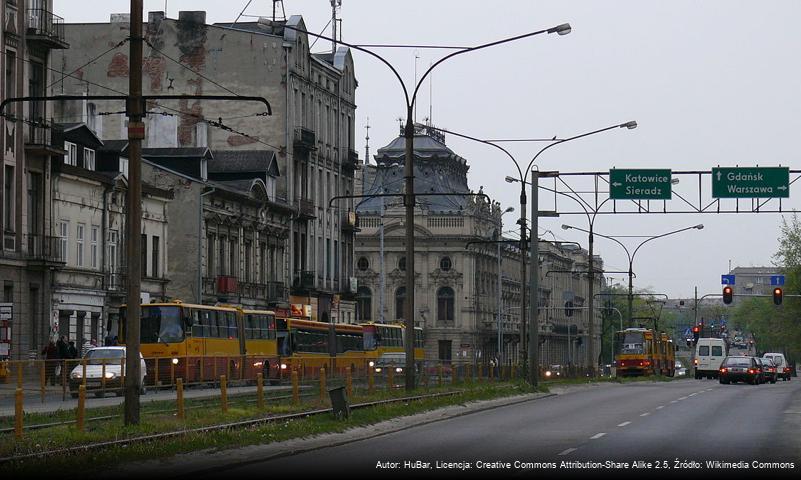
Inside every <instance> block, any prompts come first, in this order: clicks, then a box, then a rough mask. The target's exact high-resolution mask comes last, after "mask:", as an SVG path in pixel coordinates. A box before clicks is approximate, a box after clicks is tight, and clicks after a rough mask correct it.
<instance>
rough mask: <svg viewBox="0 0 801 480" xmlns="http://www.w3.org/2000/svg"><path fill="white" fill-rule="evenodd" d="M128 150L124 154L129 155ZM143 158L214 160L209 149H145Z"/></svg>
mask: <svg viewBox="0 0 801 480" xmlns="http://www.w3.org/2000/svg"><path fill="white" fill-rule="evenodd" d="M127 150H128V148H127V147H126V148H125V150H123V153H128V152H127ZM142 156H143V157H148V158H164V157H168V158H190V159H197V158H204V157H205V158H208V159H212V158H213V156H212V154H211V150H209V149H208V147H174V148H143V149H142Z"/></svg>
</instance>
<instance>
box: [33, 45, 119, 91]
mask: <svg viewBox="0 0 801 480" xmlns="http://www.w3.org/2000/svg"><path fill="white" fill-rule="evenodd" d="M130 40H131V37H126V38H125V39H123V40H122V41H120V42H119V43H118V44H116V45H114V46H113V47H111V48H109V49H108V50H106V51H105V52H103V53H101V54H100V55H98V56H96V57H95V58H93V59H91V60H89V61H88V62H86V63H84V64H83V65H81V66H80V67H78V68H76V69H75V70H73V71H72V72H70V73H68V74H66V76H68V77H72V75H73V74H74V73H75V72H77V71H79V70H80V69H82V68H84V67H86V66H89V65H91V64H93V63H95V62H96V61H98V60H100V59H101V58H103V57H104V56H105V55H106V54H108V53H109V52H111V51H113V50H116V49H118V48H120V47H121V46H123V45H125V44H126V43H127V42H129V41H130ZM60 73H61V74H62V75H64V74H65V72H60ZM63 81H64V79H63V78H62V79H60V80H56V81H55V82H53V83H51V84H50V85H47V86H46V87H45V91H47V89H48V88H50V87H52V86H53V85H55V84H57V83H58V82H63Z"/></svg>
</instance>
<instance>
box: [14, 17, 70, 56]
mask: <svg viewBox="0 0 801 480" xmlns="http://www.w3.org/2000/svg"><path fill="white" fill-rule="evenodd" d="M25 26H26V27H27V31H26V32H25V39H26V40H27V41H28V42H30V43H32V44H37V45H40V46H42V47H45V48H53V49H66V48H69V46H70V45H69V44H68V43H67V42H66V41H65V36H64V19H63V18H61V17H59V16H58V15H53V13H52V12H48V11H47V10H45V9H44V8H29V9H28V10H27V11H26V12H25Z"/></svg>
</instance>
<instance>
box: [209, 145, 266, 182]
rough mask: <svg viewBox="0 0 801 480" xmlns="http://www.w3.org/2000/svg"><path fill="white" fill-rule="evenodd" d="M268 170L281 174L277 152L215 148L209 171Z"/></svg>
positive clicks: (259, 171) (239, 171)
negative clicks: (276, 156)
mask: <svg viewBox="0 0 801 480" xmlns="http://www.w3.org/2000/svg"><path fill="white" fill-rule="evenodd" d="M242 172H258V173H263V172H266V173H267V175H270V176H272V177H278V176H280V173H279V171H278V162H276V158H275V152H274V151H272V150H213V151H212V158H211V159H209V173H242Z"/></svg>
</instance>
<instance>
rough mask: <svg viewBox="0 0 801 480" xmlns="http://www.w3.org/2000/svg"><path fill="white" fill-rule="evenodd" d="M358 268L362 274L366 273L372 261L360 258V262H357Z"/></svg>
mask: <svg viewBox="0 0 801 480" xmlns="http://www.w3.org/2000/svg"><path fill="white" fill-rule="evenodd" d="M356 267H358V269H359V270H361V271H362V272H366V271H367V269H368V268H370V261H369V260H367V257H361V258H359V261H358V262H356Z"/></svg>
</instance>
